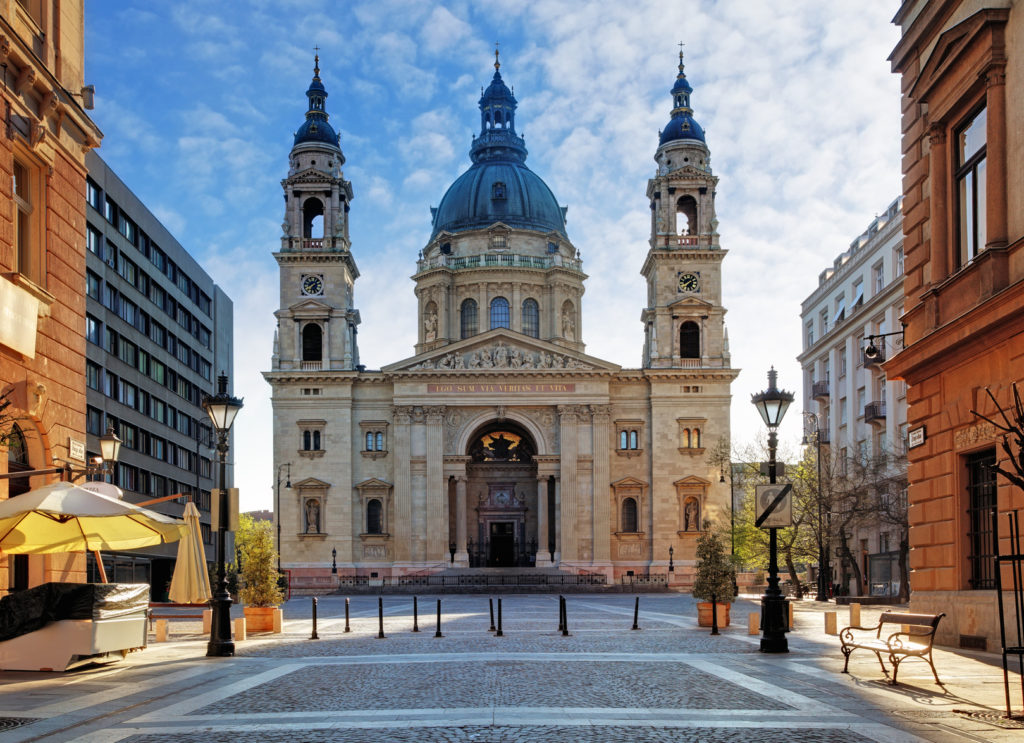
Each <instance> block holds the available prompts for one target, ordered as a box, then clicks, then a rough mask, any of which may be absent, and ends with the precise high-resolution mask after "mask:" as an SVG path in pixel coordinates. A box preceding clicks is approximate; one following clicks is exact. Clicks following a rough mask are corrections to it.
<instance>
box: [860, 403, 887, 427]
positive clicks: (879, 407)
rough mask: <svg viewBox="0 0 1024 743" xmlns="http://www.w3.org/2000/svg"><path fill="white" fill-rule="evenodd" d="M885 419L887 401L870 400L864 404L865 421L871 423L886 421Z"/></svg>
mask: <svg viewBox="0 0 1024 743" xmlns="http://www.w3.org/2000/svg"><path fill="white" fill-rule="evenodd" d="M884 420H885V401H884V400H880V401H875V402H869V403H868V404H867V405H865V406H864V422H865V423H871V422H872V421H884Z"/></svg>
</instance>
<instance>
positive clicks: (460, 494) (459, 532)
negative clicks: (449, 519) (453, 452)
mask: <svg viewBox="0 0 1024 743" xmlns="http://www.w3.org/2000/svg"><path fill="white" fill-rule="evenodd" d="M455 564H456V565H458V566H459V567H464V568H465V567H469V552H468V551H467V550H466V476H465V475H456V476H455Z"/></svg>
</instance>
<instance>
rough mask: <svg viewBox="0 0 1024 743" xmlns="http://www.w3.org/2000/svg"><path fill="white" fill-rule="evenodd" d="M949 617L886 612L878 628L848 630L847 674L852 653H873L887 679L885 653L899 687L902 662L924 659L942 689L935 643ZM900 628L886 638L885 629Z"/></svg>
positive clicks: (844, 645) (845, 631)
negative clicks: (938, 630) (940, 627)
mask: <svg viewBox="0 0 1024 743" xmlns="http://www.w3.org/2000/svg"><path fill="white" fill-rule="evenodd" d="M944 616H946V615H945V614H908V613H901V612H894V611H887V612H883V614H882V615H881V616H880V617H879V619H878V624H877V625H875V626H874V627H846V628H844V629H843V631H842V632H840V633H839V640H840V642H841V643H842V646H841V648H840V649H841V650H842V652H843V655H844V656H845V658H846V662H845V663H843V673H849V671H848V670H847V668H848V667H849V665H850V653H852V652H853V651H854V650H857V649H862V650H870V651H871V652H873V653H874V654H875V657H877V658H878V662H879V663H880V664H881V666H882V671H883V673H885V675H886V676H888V675H889V671H888V670H887V669H886V667H885V662H884V661H883V660H882V653H885V654H886V655H888V656H889V662H890V663H892V681H891V683H892V684H893V685H895V684H896V674H897V673H898V672H899V666H900V662H901V661H903V660H905V659H907V658H920V659H921V660H924V661H926V662H927V663H928V665H929V666H931V669H932V675H934V676H935V683H937V684H938V685H939V686H942V682H941V681H939V674H938V672H937V671H936V670H935V663H934V662H933V661H932V644H933V643H934V642H935V630H936V628H938V626H939V620H941V619H942V618H943V617H944ZM894 626H895V627H897V628H898V629H897V631H895V632H892V633H891V634H888V635H886V636H885V637H883V635H882V633H883V629H885V628H886V627H888V628H892V627H894Z"/></svg>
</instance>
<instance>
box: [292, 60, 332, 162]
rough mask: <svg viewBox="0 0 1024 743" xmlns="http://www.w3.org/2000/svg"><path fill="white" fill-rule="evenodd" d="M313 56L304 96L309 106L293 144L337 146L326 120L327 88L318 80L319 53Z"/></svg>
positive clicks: (327, 117)
mask: <svg viewBox="0 0 1024 743" xmlns="http://www.w3.org/2000/svg"><path fill="white" fill-rule="evenodd" d="M317 52H318V53H317V54H315V55H314V56H313V79H312V81H310V83H309V88H308V89H307V90H306V98H308V99H309V108H308V109H307V111H306V121H305V122H303V124H302V126H301V127H300V128H299V130H298V131H297V132H296V133H295V144H296V145H298V144H301V143H303V142H316V143H323V144H331V145H334V146H335V147H337V146H338V142H339V137H338V135H337V133H336V132H335V131H334V129H333V127H331V125H330V124H329V123H327V120H328V119H329V118H330V117H329V116H328V115H327V108H326V106H325V102H326V100H327V89H326V88H325V87H324V84H323V82H321V80H320V54H319V49H317Z"/></svg>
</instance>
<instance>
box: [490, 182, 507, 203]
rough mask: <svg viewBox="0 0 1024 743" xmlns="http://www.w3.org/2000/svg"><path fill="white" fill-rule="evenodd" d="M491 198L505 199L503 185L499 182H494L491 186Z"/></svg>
mask: <svg viewBox="0 0 1024 743" xmlns="http://www.w3.org/2000/svg"><path fill="white" fill-rule="evenodd" d="M491 198H492V199H504V198H505V184H504V183H502V182H501V181H495V182H494V184H493V185H492V186H491Z"/></svg>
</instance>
